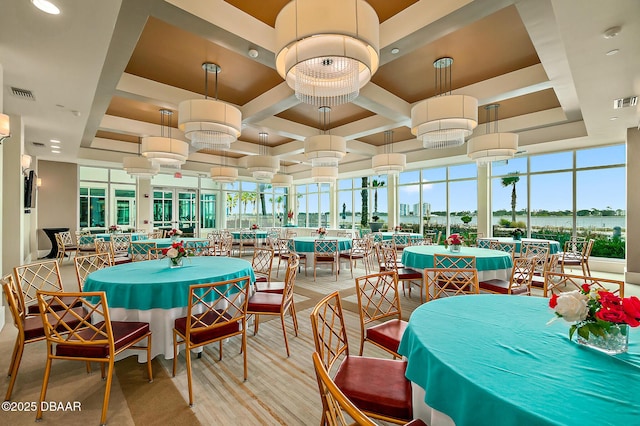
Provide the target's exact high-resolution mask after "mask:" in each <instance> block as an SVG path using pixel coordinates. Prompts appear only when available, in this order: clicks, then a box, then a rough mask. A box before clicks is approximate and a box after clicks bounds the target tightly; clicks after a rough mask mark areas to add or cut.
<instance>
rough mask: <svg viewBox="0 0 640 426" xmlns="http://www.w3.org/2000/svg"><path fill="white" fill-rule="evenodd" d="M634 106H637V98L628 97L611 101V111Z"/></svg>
mask: <svg viewBox="0 0 640 426" xmlns="http://www.w3.org/2000/svg"><path fill="white" fill-rule="evenodd" d="M636 105H638V97H637V96H629V97H628V98H620V99H615V100H614V101H613V109H619V108H627V107H632V106H636Z"/></svg>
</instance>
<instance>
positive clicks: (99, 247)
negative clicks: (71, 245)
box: [93, 238, 111, 254]
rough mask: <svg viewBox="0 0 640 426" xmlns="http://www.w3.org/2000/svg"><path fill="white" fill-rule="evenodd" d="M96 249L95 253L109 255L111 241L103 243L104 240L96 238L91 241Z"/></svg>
mask: <svg viewBox="0 0 640 426" xmlns="http://www.w3.org/2000/svg"><path fill="white" fill-rule="evenodd" d="M93 243H94V245H95V247H96V253H110V254H111V241H105V240H104V238H96V239H94V240H93Z"/></svg>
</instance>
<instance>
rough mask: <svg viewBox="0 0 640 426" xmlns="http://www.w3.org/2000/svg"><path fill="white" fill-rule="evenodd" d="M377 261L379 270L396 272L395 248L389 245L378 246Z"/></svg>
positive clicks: (396, 257)
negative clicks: (378, 261)
mask: <svg viewBox="0 0 640 426" xmlns="http://www.w3.org/2000/svg"><path fill="white" fill-rule="evenodd" d="M378 253H379V257H378V260H380V261H381V263H380V266H381V270H384V271H396V272H397V270H398V252H397V251H396V249H395V247H394V246H392V245H390V244H379V245H378Z"/></svg>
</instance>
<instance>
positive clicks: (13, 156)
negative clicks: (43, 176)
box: [2, 115, 24, 275]
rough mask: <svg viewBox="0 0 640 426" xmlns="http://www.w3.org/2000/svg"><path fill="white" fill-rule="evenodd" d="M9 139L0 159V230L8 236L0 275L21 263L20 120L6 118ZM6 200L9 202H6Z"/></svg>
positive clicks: (22, 138)
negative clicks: (0, 173) (0, 191)
mask: <svg viewBox="0 0 640 426" xmlns="http://www.w3.org/2000/svg"><path fill="white" fill-rule="evenodd" d="M10 118H11V137H9V138H7V139H5V140H4V142H3V143H2V145H3V150H4V152H3V156H2V177H3V179H2V196H3V198H4V203H3V205H2V229H4V230H11V234H10V235H7V233H4V234H5V235H4V236H3V238H2V274H3V275H4V274H7V273H9V272H11V270H12V268H13V267H15V266H18V265H21V264H22V263H23V261H24V258H23V255H24V176H23V175H22V164H21V158H22V154H23V152H24V151H23V146H24V123H23V122H22V117H20V116H17V115H10ZM9 200H10V202H9Z"/></svg>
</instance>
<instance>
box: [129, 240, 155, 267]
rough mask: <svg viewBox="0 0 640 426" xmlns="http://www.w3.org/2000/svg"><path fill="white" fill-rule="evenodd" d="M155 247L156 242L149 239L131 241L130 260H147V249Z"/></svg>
mask: <svg viewBox="0 0 640 426" xmlns="http://www.w3.org/2000/svg"><path fill="white" fill-rule="evenodd" d="M156 247H157V244H156V243H152V242H150V241H132V242H131V261H132V262H139V261H141V260H149V249H152V248H156Z"/></svg>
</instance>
